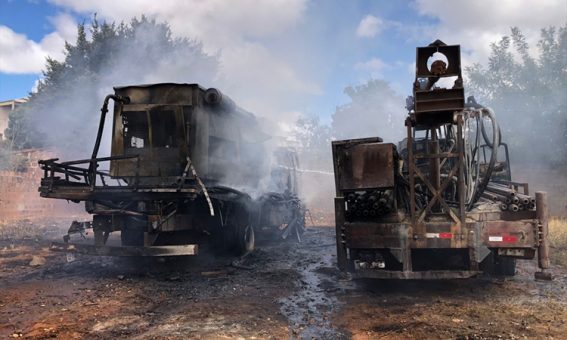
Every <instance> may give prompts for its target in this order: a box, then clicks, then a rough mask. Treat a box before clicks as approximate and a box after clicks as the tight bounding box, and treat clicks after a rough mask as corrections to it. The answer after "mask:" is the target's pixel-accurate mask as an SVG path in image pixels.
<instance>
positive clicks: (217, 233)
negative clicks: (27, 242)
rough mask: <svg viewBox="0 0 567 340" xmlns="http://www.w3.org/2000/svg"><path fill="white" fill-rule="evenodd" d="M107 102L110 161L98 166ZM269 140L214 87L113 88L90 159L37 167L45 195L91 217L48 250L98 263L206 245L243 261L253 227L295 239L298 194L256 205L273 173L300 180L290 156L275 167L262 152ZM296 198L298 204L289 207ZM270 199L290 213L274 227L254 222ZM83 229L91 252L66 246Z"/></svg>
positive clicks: (299, 227) (289, 189)
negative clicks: (97, 258)
mask: <svg viewBox="0 0 567 340" xmlns="http://www.w3.org/2000/svg"><path fill="white" fill-rule="evenodd" d="M111 99H112V100H114V103H115V104H114V112H113V113H114V114H113V126H112V145H111V156H110V157H102V158H97V156H98V152H99V147H100V143H101V138H102V133H103V131H104V122H105V116H106V113H107V111H108V104H109V101H110V100H111ZM268 138H269V137H268V135H267V134H265V133H264V132H263V131H262V130H261V128H260V126H259V124H258V122H257V120H256V118H255V117H254V115H253V114H251V113H249V112H247V111H245V110H243V109H241V108H239V107H238V106H237V105H236V104H235V103H234V102H233V101H232V100H231V99H230V98H228V97H227V96H226V95H224V94H222V93H221V92H220V91H219V90H217V89H214V88H210V89H207V90H205V89H203V88H202V87H200V86H199V85H197V84H152V85H140V86H127V87H117V88H115V94H113V95H109V96H107V97H106V99H105V101H104V104H103V107H102V109H101V120H100V125H99V130H98V134H97V139H96V142H95V147H94V150H93V153H92V156H91V158H90V159H83V160H78V161H70V162H58V160H57V159H51V160H43V161H40V165H41V166H42V168H43V170H44V178H43V179H42V181H41V186H40V188H39V191H40V194H41V196H42V197H47V198H57V199H66V200H70V201H74V202H79V201H84V202H85V208H86V210H87V212H89V213H90V214H93V220H92V222H91V221H89V222H74V223H73V224H72V225H71V228H70V229H69V234H68V235H66V236H65V238H64V240H65V242H63V243H54V244H53V245H52V249H53V250H62V251H75V252H80V253H87V254H94V255H143V256H145V255H148V256H150V255H193V254H196V253H197V252H198V246H199V245H200V244H202V243H205V242H206V243H210V244H212V245H213V246H215V248H217V249H222V250H229V251H231V252H233V253H235V254H243V253H246V252H249V251H251V250H252V249H253V248H254V240H255V229H262V230H265V229H267V230H268V232H274V233H278V232H281V230H284V229H289V231H288V234H289V233H291V232H293V235H296V234H297V236H298V237H299V235H300V234H301V232H302V231H303V219H302V218H296V219H295V220H291V218H290V217H289V216H302V214H303V211H304V209H303V206H302V205H301V203H300V201H299V199H298V198H297V188H296V186H293V185H291V184H290V185H287V186H286V185H284V187H282V188H280V189H281V190H279V191H277V190H276V191H274V192H272V193H271V194H272V195H275V196H277V198H281V197H285V199H283V198H282V199H281V200H277V199H272V200H268V199H266V198H263V199H262V200H261V202H260V200H259V199H253V198H252V197H251V196H250V193H251V192H252V191H259V190H260V188H261V186H262V185H263V184H264V183H262V182H263V181H265V180H266V179H267V178H268V179H269V177H270V172H271V171H273V169H274V168H277V169H280V170H281V169H286V173H285V174H283V175H286V174H287V176H288V177H290V178H291V177H294V176H296V174H295V171H296V166H297V164H296V163H293V162H291V161H289V160H290V158H287V159H284V160H283V163H281V162H279V163H278V162H274V163H273V164H270V159H271V155H269V154H268V152H267V151H266V148H265V146H264V142H265V141H266V140H267V139H268ZM289 152H291V153H292V154H293V151H289ZM286 161H288V162H286ZM294 178H295V177H294ZM286 184H287V183H286ZM290 199H291V200H293V201H294V202H297V204H295V205H293V206H290V205H289V204H287V202H288V201H289V200H290ZM266 200H268V201H269V203H271V204H272V205H274V206H277V207H279V208H281V210H282V211H285V212H286V213H287V215H286V216H276V217H279V219H278V218H276V219H275V220H277V222H278V224H277V225H270V224H269V223H268V222H267V221H265V220H262V219H261V218H259V216H258V215H259V207H260V206H261V205H264V204H266ZM284 203H285V204H287V205H286V206H285V207H281V206H282V205H284ZM290 209H291V210H292V211H289V210H290ZM259 221H262V222H263V224H262V225H261V226H260V225H257V224H258V223H259ZM87 228H92V229H93V233H94V236H95V239H94V244H90V245H87V244H73V243H69V242H68V241H69V239H70V235H71V234H73V233H81V232H83V231H84V230H85V229H87ZM114 231H120V232H121V246H118V247H113V246H108V245H107V244H106V243H107V240H108V237H109V234H110V233H112V232H114Z"/></svg>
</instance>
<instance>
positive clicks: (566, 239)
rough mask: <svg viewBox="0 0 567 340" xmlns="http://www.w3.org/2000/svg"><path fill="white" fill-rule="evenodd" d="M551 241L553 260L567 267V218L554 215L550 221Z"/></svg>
mask: <svg viewBox="0 0 567 340" xmlns="http://www.w3.org/2000/svg"><path fill="white" fill-rule="evenodd" d="M549 243H550V247H551V249H550V252H551V254H550V256H551V261H552V262H553V263H554V264H559V265H562V266H565V267H567V218H565V217H554V218H552V219H551V220H550V221H549Z"/></svg>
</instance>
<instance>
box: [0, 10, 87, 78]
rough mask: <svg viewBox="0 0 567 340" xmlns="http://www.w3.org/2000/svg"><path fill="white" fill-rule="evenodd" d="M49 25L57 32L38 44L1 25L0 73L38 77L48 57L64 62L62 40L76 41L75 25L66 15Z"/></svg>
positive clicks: (55, 19)
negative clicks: (35, 74) (36, 75)
mask: <svg viewBox="0 0 567 340" xmlns="http://www.w3.org/2000/svg"><path fill="white" fill-rule="evenodd" d="M50 21H51V23H52V24H53V25H54V26H55V29H56V30H55V31H54V32H52V33H49V34H47V35H46V36H44V37H43V39H41V41H40V42H35V41H33V40H31V39H28V37H27V36H25V35H24V34H20V33H16V32H14V31H13V30H12V29H11V28H9V27H7V26H1V25H0V72H4V73H40V72H41V70H42V69H43V67H44V66H45V59H46V58H47V56H50V57H51V58H54V59H56V60H61V59H63V57H64V54H63V48H64V46H65V40H68V41H73V40H74V39H75V37H76V23H75V21H74V20H73V18H71V17H70V16H68V15H66V14H62V15H58V16H56V17H52V18H50Z"/></svg>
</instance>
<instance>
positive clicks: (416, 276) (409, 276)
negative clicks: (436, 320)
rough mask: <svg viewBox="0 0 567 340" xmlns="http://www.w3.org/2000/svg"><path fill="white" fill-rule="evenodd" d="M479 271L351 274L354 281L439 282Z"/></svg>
mask: <svg viewBox="0 0 567 340" xmlns="http://www.w3.org/2000/svg"><path fill="white" fill-rule="evenodd" d="M481 273H482V272H480V271H471V270H428V271H420V272H410V271H393V270H379V269H357V270H355V271H354V272H352V273H351V275H352V277H353V278H355V279H364V278H367V279H394V280H396V279H398V280H401V279H404V280H439V279H467V278H470V277H473V276H476V275H478V274H481Z"/></svg>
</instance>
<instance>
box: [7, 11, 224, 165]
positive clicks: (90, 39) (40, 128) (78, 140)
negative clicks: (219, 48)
mask: <svg viewBox="0 0 567 340" xmlns="http://www.w3.org/2000/svg"><path fill="white" fill-rule="evenodd" d="M88 33H90V34H88ZM64 52H65V59H64V60H63V61H57V60H54V59H51V58H48V59H47V62H46V69H45V71H44V72H43V79H41V80H40V81H39V84H38V86H37V92H34V93H31V94H30V96H29V101H28V102H27V103H26V104H25V105H22V106H21V107H20V109H19V110H16V111H15V112H13V113H12V114H11V115H10V121H9V126H8V129H7V130H6V136H7V138H8V139H9V140H10V141H11V146H12V147H13V148H14V149H21V148H30V147H51V146H55V147H57V148H58V149H59V150H63V151H64V153H65V156H66V157H75V156H77V157H84V156H85V151H87V150H89V149H90V147H92V144H91V143H92V142H93V141H94V136H95V135H96V130H97V125H98V120H99V112H100V111H99V108H100V106H101V104H102V99H103V98H104V96H105V95H106V94H108V93H111V92H112V87H113V86H117V85H118V86H120V85H131V84H140V83H142V84H143V83H154V82H195V83H209V82H211V81H212V80H214V79H215V78H216V76H217V71H218V65H219V62H218V58H217V57H216V56H209V55H207V54H206V53H205V52H204V51H203V48H202V45H201V44H200V43H199V42H196V41H193V40H189V39H184V38H175V37H173V36H172V33H171V30H170V28H169V26H168V25H167V24H165V23H158V22H156V21H155V20H151V19H148V18H146V17H145V16H142V17H141V18H140V19H137V18H135V19H133V20H132V21H131V22H130V23H129V24H124V23H120V24H115V23H106V22H104V23H99V22H98V20H97V19H96V17H95V18H94V19H93V21H92V23H91V25H90V28H89V29H88V30H87V27H86V26H85V25H84V24H80V25H78V28H77V40H76V41H75V42H74V43H73V44H72V43H69V42H67V43H66V44H65V51H64ZM108 123H110V122H108ZM108 125H111V124H108ZM108 125H107V126H108ZM107 130H108V129H107ZM103 143H104V142H103ZM103 145H104V144H103Z"/></svg>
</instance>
